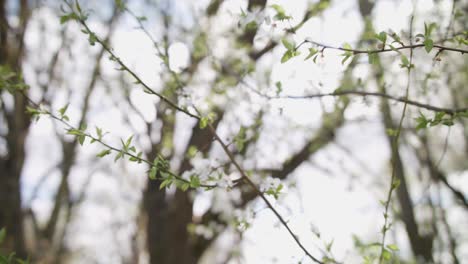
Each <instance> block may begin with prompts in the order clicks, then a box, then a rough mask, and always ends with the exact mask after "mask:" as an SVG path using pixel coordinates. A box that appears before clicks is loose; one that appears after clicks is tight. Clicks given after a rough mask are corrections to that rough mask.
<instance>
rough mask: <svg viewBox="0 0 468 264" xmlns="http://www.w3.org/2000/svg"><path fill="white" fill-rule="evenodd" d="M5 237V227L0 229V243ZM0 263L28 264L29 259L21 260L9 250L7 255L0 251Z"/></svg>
mask: <svg viewBox="0 0 468 264" xmlns="http://www.w3.org/2000/svg"><path fill="white" fill-rule="evenodd" d="M5 238H6V229H5V228H2V229H0V245H1V244H2V243H3V241H4V240H5ZM0 264H29V260H23V259H20V258H17V257H16V254H15V252H11V253H9V254H8V255H4V254H3V253H0Z"/></svg>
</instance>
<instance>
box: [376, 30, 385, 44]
mask: <svg viewBox="0 0 468 264" xmlns="http://www.w3.org/2000/svg"><path fill="white" fill-rule="evenodd" d="M375 38H376V39H378V40H380V41H381V42H382V43H384V44H385V42H387V33H386V32H384V31H381V32H380V33H379V34H376V35H375Z"/></svg>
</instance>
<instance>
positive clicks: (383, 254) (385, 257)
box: [382, 249, 392, 260]
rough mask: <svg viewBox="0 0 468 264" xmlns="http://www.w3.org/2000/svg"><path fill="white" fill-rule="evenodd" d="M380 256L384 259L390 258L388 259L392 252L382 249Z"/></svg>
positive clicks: (390, 257)
mask: <svg viewBox="0 0 468 264" xmlns="http://www.w3.org/2000/svg"><path fill="white" fill-rule="evenodd" d="M382 257H383V259H385V260H390V259H392V253H391V252H390V251H388V250H386V249H384V250H383V252H382Z"/></svg>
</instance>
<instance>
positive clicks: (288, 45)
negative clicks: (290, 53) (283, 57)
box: [281, 38, 296, 50]
mask: <svg viewBox="0 0 468 264" xmlns="http://www.w3.org/2000/svg"><path fill="white" fill-rule="evenodd" d="M281 42H282V43H283V46H284V47H285V48H286V49H287V50H294V49H295V48H296V47H295V45H294V43H292V42H289V41H288V40H287V39H285V38H283V39H281Z"/></svg>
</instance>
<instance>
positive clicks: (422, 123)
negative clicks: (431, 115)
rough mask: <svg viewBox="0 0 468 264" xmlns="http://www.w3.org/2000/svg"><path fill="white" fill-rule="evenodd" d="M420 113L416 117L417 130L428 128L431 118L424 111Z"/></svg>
mask: <svg viewBox="0 0 468 264" xmlns="http://www.w3.org/2000/svg"><path fill="white" fill-rule="evenodd" d="M419 114H420V115H419V117H417V118H416V124H417V125H416V130H420V129H423V128H427V124H428V123H429V120H427V118H426V117H425V116H424V115H423V114H422V113H419Z"/></svg>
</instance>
